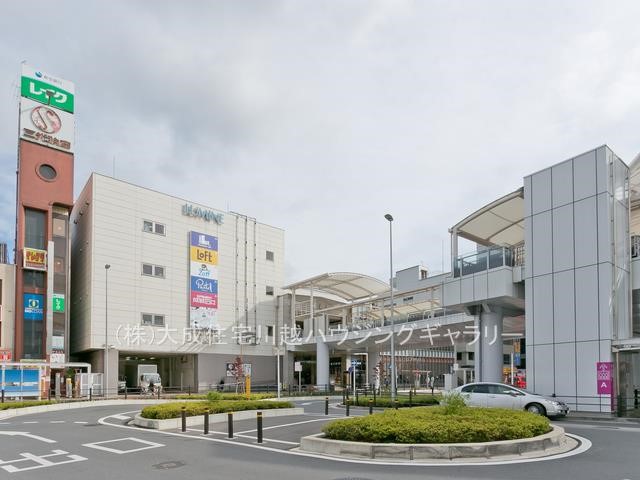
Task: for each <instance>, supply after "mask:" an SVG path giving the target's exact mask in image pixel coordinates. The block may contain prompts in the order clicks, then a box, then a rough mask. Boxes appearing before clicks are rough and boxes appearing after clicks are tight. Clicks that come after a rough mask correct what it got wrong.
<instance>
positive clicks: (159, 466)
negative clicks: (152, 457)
mask: <svg viewBox="0 0 640 480" xmlns="http://www.w3.org/2000/svg"><path fill="white" fill-rule="evenodd" d="M184 465H185V463H184V462H180V461H178V460H176V461H173V462H162V463H158V464H156V465H154V466H153V468H157V469H158V470H171V469H172V468H179V467H184Z"/></svg>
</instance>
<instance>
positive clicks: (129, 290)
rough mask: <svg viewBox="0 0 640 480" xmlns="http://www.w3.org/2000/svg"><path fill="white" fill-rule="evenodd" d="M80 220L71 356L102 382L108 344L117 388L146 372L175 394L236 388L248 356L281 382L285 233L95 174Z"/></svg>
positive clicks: (260, 371) (262, 374)
mask: <svg viewBox="0 0 640 480" xmlns="http://www.w3.org/2000/svg"><path fill="white" fill-rule="evenodd" d="M71 220H72V224H71V239H72V248H71V250H72V265H73V275H72V287H71V299H72V301H71V303H72V304H71V325H72V332H71V352H72V355H74V357H75V358H76V359H78V360H83V361H89V362H91V363H92V365H93V367H94V370H96V371H103V370H104V369H103V365H104V357H105V351H104V350H105V336H106V337H107V339H108V341H107V344H108V345H109V352H108V359H109V360H108V377H109V383H108V384H109V388H111V389H114V388H115V385H116V377H117V376H121V377H122V376H126V377H127V383H128V385H133V384H135V378H134V377H135V375H136V373H135V372H136V371H137V365H138V364H155V365H157V367H158V372H159V373H160V375H161V376H162V379H163V380H162V381H163V385H164V386H167V387H170V386H176V387H182V388H187V387H188V386H191V387H196V386H199V387H208V386H210V385H216V384H218V383H219V382H220V381H221V380H224V381H225V383H229V382H233V381H235V378H231V377H226V375H227V364H229V363H233V362H234V361H235V360H236V358H237V357H239V356H240V357H242V362H243V363H244V364H245V370H246V371H247V373H248V372H249V369H250V371H251V376H252V381H253V382H254V383H256V382H258V383H260V382H269V383H274V382H275V380H276V363H275V356H274V354H273V351H274V349H273V344H274V343H275V341H274V338H275V333H276V328H275V325H276V314H277V312H276V309H277V307H276V304H277V302H276V299H277V296H278V294H279V293H280V287H281V286H282V285H283V283H284V231H282V230H281V229H279V228H276V227H272V226H269V225H265V224H262V223H259V222H257V221H256V219H255V218H251V217H247V216H245V215H240V214H237V213H230V212H222V211H220V210H217V209H214V208H211V207H207V206H203V205H195V204H192V203H191V202H189V201H187V200H184V199H180V198H176V197H172V196H170V195H167V194H164V193H160V192H156V191H153V190H149V189H146V188H143V187H139V186H135V185H131V184H129V183H126V182H123V181H120V180H116V179H113V178H110V177H106V176H102V175H98V174H95V173H94V174H93V175H91V177H90V178H89V180H88V182H87V184H86V185H85V187H84V189H83V190H82V193H81V194H80V196H79V198H78V199H77V201H76V204H75V207H74V209H73V211H72V215H71ZM105 322H106V325H105ZM249 365H250V367H249Z"/></svg>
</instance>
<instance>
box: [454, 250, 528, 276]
mask: <svg viewBox="0 0 640 480" xmlns="http://www.w3.org/2000/svg"><path fill="white" fill-rule="evenodd" d="M514 265H518V266H520V265H524V248H523V247H521V246H518V247H514V248H509V247H493V248H489V249H487V250H483V251H481V252H476V253H472V254H470V255H465V256H461V257H458V258H457V259H455V261H454V266H453V276H454V277H460V276H465V275H471V274H474V273H479V272H484V271H487V270H491V269H492V268H498V267H513V266H514Z"/></svg>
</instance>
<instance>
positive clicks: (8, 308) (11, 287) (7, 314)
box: [0, 263, 16, 360]
mask: <svg viewBox="0 0 640 480" xmlns="http://www.w3.org/2000/svg"><path fill="white" fill-rule="evenodd" d="M15 278H16V266H15V265H9V264H6V263H0V282H1V283H2V285H1V286H0V348H2V349H9V350H11V351H12V354H13V340H14V322H15V310H14V303H15V295H16V294H15ZM12 360H14V358H13V357H12Z"/></svg>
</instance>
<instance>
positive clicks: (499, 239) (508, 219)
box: [449, 188, 524, 246]
mask: <svg viewBox="0 0 640 480" xmlns="http://www.w3.org/2000/svg"><path fill="white" fill-rule="evenodd" d="M449 232H450V233H455V234H457V235H458V236H460V237H462V238H466V239H467V240H471V241H472V242H475V243H478V244H480V245H485V246H492V245H501V246H505V245H508V246H514V245H518V244H520V243H522V242H524V188H519V189H518V190H516V191H515V192H511V193H509V194H508V195H505V196H504V197H502V198H499V199H498V200H495V201H493V202H491V203H490V204H488V205H486V206H484V207H482V208H481V209H480V210H478V211H476V212H474V213H472V214H471V215H469V216H468V217H466V218H465V219H464V220H462V221H460V222H459V223H457V224H456V225H454V226H453V227H451V228H450V229H449Z"/></svg>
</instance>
